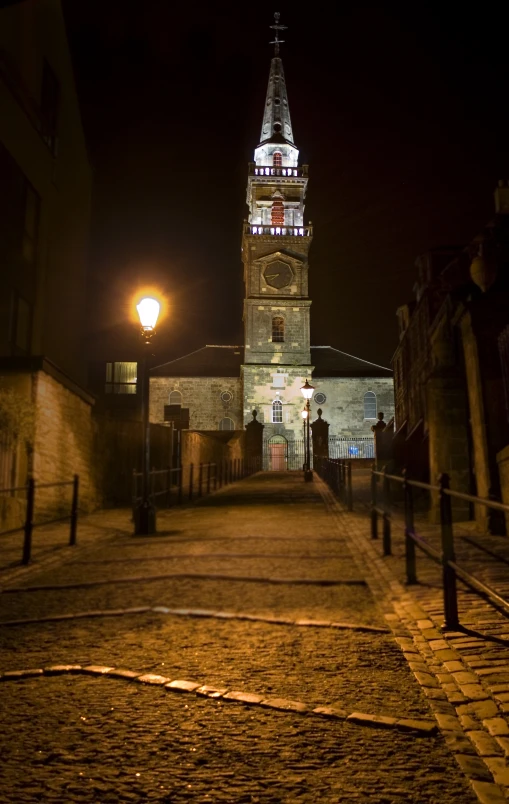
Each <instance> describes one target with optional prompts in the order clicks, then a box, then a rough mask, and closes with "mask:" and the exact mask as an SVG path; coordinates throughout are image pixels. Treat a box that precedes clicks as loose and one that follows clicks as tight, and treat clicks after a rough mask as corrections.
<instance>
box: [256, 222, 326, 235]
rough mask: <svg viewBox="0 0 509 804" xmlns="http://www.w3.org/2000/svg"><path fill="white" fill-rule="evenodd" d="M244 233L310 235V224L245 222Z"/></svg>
mask: <svg viewBox="0 0 509 804" xmlns="http://www.w3.org/2000/svg"><path fill="white" fill-rule="evenodd" d="M244 234H248V235H272V236H275V235H278V236H280V237H312V236H313V227H312V226H286V225H285V224H281V225H280V226H274V225H272V224H269V225H267V224H261V223H260V224H259V223H246V224H245V226H244Z"/></svg>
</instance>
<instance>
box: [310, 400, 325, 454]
mask: <svg viewBox="0 0 509 804" xmlns="http://www.w3.org/2000/svg"><path fill="white" fill-rule="evenodd" d="M317 414H318V419H315V421H314V422H311V424H310V427H311V432H312V434H313V458H328V457H329V427H330V425H329V422H326V421H325V420H324V419H322V410H321V408H318V410H317Z"/></svg>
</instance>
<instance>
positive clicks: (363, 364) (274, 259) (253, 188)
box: [150, 37, 394, 457]
mask: <svg viewBox="0 0 509 804" xmlns="http://www.w3.org/2000/svg"><path fill="white" fill-rule="evenodd" d="M276 38H277V37H276ZM278 51H279V44H278V43H277V42H276V52H275V55H274V57H273V58H272V60H271V65H270V71H269V80H268V88H267V96H266V101H265V106H264V112H263V118H262V128H261V136H260V142H259V144H258V145H257V146H256V148H255V150H254V160H253V162H251V163H249V166H248V178H247V195H246V202H247V207H248V217H247V220H246V221H245V222H244V225H243V232H242V260H243V266H244V285H245V298H244V312H243V317H244V344H243V345H241V346H205V347H203V349H199V350H197V351H196V352H193V353H192V354H190V355H186V356H184V357H182V358H179V359H177V360H174V361H171V362H170V363H166V364H164V365H162V366H158V367H156V368H155V369H153V370H152V372H151V382H150V395H151V402H150V410H151V420H152V421H154V422H163V421H166V422H168V423H169V422H172V423H173V424H174V425H175V426H177V427H178V426H179V421H181V420H183V421H186V422H188V425H187V426H189V427H190V428H191V429H197V430H202V429H204V430H218V429H219V430H220V429H232V430H233V429H238V430H242V429H244V427H245V426H246V425H247V424H248V423H249V422H250V421H251V420H252V412H253V410H256V411H257V417H258V421H259V422H261V423H262V424H263V425H264V437H265V440H266V441H267V442H270V441H271V440H277V441H278V442H286V443H287V444H288V445H291V444H292V443H294V442H297V441H301V440H302V438H303V420H302V416H301V413H302V409H303V406H304V401H303V397H302V394H301V391H300V389H301V387H302V386H303V385H304V383H305V381H306V379H307V380H309V381H310V382H311V383H312V384H313V385H314V386H315V391H314V396H313V399H312V403H311V405H312V418H315V417H316V414H317V410H318V409H319V408H321V410H322V411H323V418H324V419H326V420H327V421H328V423H329V425H330V427H329V433H330V435H331V436H335V437H337V438H346V439H348V438H350V439H359V440H360V439H366V440H367V442H369V443H368V444H367V450H366V456H367V457H372V456H373V442H372V438H373V434H372V432H371V426H372V425H373V424H374V423H375V421H376V420H377V415H378V413H379V412H380V411H383V412H384V414H385V418H386V419H390V418H391V417H392V416H393V413H394V402H393V380H392V371H391V370H390V369H388V368H385V367H382V366H377V365H375V364H373V363H370V362H368V361H365V360H361V359H360V358H356V357H353V356H352V355H348V354H346V353H344V352H341V351H340V350H338V349H335V348H333V347H330V346H317V347H313V346H311V326H310V323H311V322H310V318H311V299H310V298H309V291H308V273H309V251H310V246H311V242H312V237H313V229H312V226H311V224H308V223H306V222H305V197H306V188H307V184H308V166H307V165H302V164H300V162H299V150H298V148H297V146H296V144H295V139H294V134H293V126H292V122H291V117H290V106H289V100H288V92H287V88H286V81H285V75H284V70H283V63H282V60H281V58H280V56H279V52H278ZM179 405H180V406H181V409H182V411H185V412H184V413H182V414H181V413H180V412H179ZM353 454H358V453H353ZM359 457H360V455H359Z"/></svg>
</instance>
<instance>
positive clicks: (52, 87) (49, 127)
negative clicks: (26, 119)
mask: <svg viewBox="0 0 509 804" xmlns="http://www.w3.org/2000/svg"><path fill="white" fill-rule="evenodd" d="M59 104H60V85H59V83H58V81H57V78H56V76H55V73H54V72H53V70H52V69H51V67H50V66H49V64H48V62H47V61H44V66H43V70H42V86H41V125H42V131H41V134H42V138H43V140H44V142H45V143H46V145H47V146H48V147H49V149H50V150H51V153H52V154H53V155H54V156H56V153H57V123H58V107H59Z"/></svg>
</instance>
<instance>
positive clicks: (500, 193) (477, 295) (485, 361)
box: [394, 182, 509, 529]
mask: <svg viewBox="0 0 509 804" xmlns="http://www.w3.org/2000/svg"><path fill="white" fill-rule="evenodd" d="M417 268H418V277H417V282H416V285H415V292H416V296H415V300H414V301H413V302H412V303H410V304H408V305H405V306H403V307H401V308H400V309H399V310H398V318H399V324H400V340H399V345H398V348H397V349H396V352H395V355H394V374H395V398H396V420H397V425H398V428H397V432H396V436H395V453H396V458H397V462H398V463H399V465H400V467H403V466H405V467H406V468H407V469H408V470H409V472H410V473H411V474H412V475H413V476H414V477H418V478H419V479H423V480H429V481H430V482H436V480H437V477H438V475H439V474H441V473H443V472H446V473H447V474H448V475H449V476H450V481H451V487H452V488H454V489H456V490H457V491H463V492H466V493H470V494H476V495H478V496H480V497H485V498H487V497H492V498H494V499H503V500H504V501H506V502H507V501H509V471H508V468H509V381H508V377H509V369H508V367H509V349H508V346H507V344H508V343H509V312H508V311H509V280H508V277H509V186H508V184H507V183H506V182H500V183H499V186H498V187H497V188H496V191H495V216H494V218H493V219H492V220H491V221H490V222H489V223H488V224H487V225H486V226H485V227H484V229H483V230H482V231H481V232H480V233H479V234H478V235H477V236H476V237H475V238H474V239H473V240H472V241H471V242H470V243H469V244H468V245H467V246H466V247H464V248H457V249H442V250H437V251H435V252H432V253H430V254H427V255H424V256H423V257H420V258H419V259H418V261H417ZM435 502H436V501H435ZM456 508H457V511H456V515H457V517H458V518H469V516H470V514H471V511H470V510H469V506H468V504H467V505H465V504H460V503H456ZM434 513H437V512H436V508H435V509H434ZM475 517H476V519H477V521H478V522H479V523H480V524H481V525H482V526H483V527H484V526H490V527H491V526H492V527H493V528H494V529H498V528H499V527H500V521H498V522H496V521H495V520H497V519H498V520H500V517H497V515H491V514H490V515H489V514H488V512H487V509H486V508H485V507H484V506H475ZM488 520H493V522H491V521H488Z"/></svg>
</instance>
